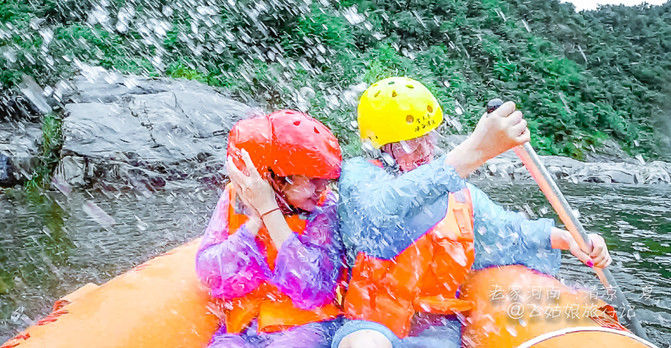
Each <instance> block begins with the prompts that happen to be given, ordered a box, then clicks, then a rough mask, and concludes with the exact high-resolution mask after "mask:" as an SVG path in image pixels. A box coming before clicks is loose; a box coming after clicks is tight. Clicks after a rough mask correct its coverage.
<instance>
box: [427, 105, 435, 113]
mask: <svg viewBox="0 0 671 348" xmlns="http://www.w3.org/2000/svg"><path fill="white" fill-rule="evenodd" d="M426 111H428V112H429V113H431V112H433V106H431V105H427V106H426Z"/></svg>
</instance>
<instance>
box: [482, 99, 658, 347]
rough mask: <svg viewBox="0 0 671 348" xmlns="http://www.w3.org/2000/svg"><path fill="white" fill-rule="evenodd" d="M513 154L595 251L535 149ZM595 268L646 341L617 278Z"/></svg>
mask: <svg viewBox="0 0 671 348" xmlns="http://www.w3.org/2000/svg"><path fill="white" fill-rule="evenodd" d="M501 104H503V101H502V100H500V99H494V100H491V101H490V102H489V103H488V104H487V113H491V112H492V111H494V110H496V109H497V108H498V107H499V106H501ZM513 151H515V154H516V155H517V157H519V158H520V160H522V163H524V166H525V167H526V168H527V170H528V171H529V174H531V177H532V178H534V180H535V181H536V183H537V184H538V187H539V188H540V189H541V191H542V192H543V194H545V197H546V198H547V200H548V201H549V202H550V205H552V208H553V209H554V210H555V212H557V215H559V219H560V220H561V221H562V222H563V223H564V225H565V226H566V229H567V230H568V231H569V233H571V236H572V237H573V239H574V240H575V241H576V243H578V246H579V247H580V250H582V251H583V252H585V253H587V254H589V253H590V252H591V251H592V250H591V249H592V248H591V246H590V245H589V244H587V241H588V240H589V237H588V236H587V232H586V231H585V228H584V227H583V226H582V224H581V223H580V221H579V220H578V217H577V216H576V214H575V213H574V212H573V210H572V209H571V207H570V206H569V204H568V201H566V198H564V194H562V192H561V191H560V190H559V187H558V186H557V184H556V183H555V181H554V179H552V176H551V175H550V172H548V170H547V168H545V166H544V165H543V162H541V159H540V157H538V154H536V151H535V150H534V148H533V147H532V146H531V144H530V143H524V145H521V146H516V147H515V148H514V149H513ZM592 269H593V270H594V272H596V274H597V276H598V277H599V280H601V283H602V284H603V285H604V286H605V287H606V290H607V291H608V292H609V293H611V292H615V297H616V299H617V300H618V302H619V303H620V304H621V306H622V309H624V310H625V311H626V315H625V317H627V319H628V321H629V322H630V324H631V327H632V331H634V333H635V334H636V335H638V336H639V337H641V338H644V339H646V340H647V339H648V336H647V335H646V333H645V330H644V329H643V327H642V326H641V323H640V322H639V321H638V318H636V312H634V310H633V309H632V308H631V305H630V304H629V301H627V298H626V297H624V293H622V290H620V288H619V287H618V286H617V283H616V282H615V278H613V275H612V274H611V273H610V271H609V270H608V269H606V268H597V267H593V268H592Z"/></svg>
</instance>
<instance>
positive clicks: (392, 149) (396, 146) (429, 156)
mask: <svg viewBox="0 0 671 348" xmlns="http://www.w3.org/2000/svg"><path fill="white" fill-rule="evenodd" d="M435 148H436V140H435V136H434V134H433V132H431V133H429V134H427V135H424V136H421V137H419V138H415V139H411V140H404V141H399V142H397V143H393V144H389V145H388V146H385V148H384V149H383V150H384V151H385V152H387V153H389V154H390V155H391V156H392V157H393V158H394V160H395V161H396V163H397V164H398V167H399V168H400V169H401V170H402V171H404V172H407V171H411V170H413V169H415V168H417V167H419V166H421V165H423V164H427V163H429V162H431V161H432V160H433V156H434V154H435Z"/></svg>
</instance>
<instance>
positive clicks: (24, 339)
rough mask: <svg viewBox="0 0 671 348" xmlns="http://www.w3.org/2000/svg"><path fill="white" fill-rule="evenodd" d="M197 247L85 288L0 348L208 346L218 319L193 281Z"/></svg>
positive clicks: (174, 252) (180, 249)
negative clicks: (99, 284)
mask: <svg viewBox="0 0 671 348" xmlns="http://www.w3.org/2000/svg"><path fill="white" fill-rule="evenodd" d="M199 244H200V239H196V240H194V241H191V242H189V243H187V244H185V245H182V246H180V247H177V248H175V249H172V250H171V251H169V252H167V253H165V254H163V255H160V256H158V257H155V258H153V259H151V260H149V261H147V262H145V263H144V264H142V265H139V266H137V267H135V268H133V269H132V270H130V271H128V272H126V273H124V274H122V275H120V276H117V277H116V278H114V279H112V280H110V281H109V282H107V283H105V284H103V285H101V286H96V285H95V284H87V285H85V286H83V287H82V288H80V289H78V290H77V291H75V292H73V293H71V294H70V295H67V296H65V297H64V298H63V299H61V300H59V301H57V302H56V304H55V306H54V309H55V310H54V312H52V313H51V314H49V315H48V316H47V317H45V318H44V319H42V320H40V321H38V322H37V323H36V324H34V325H33V326H31V327H29V328H27V329H26V330H25V331H23V332H21V333H20V334H19V335H17V336H15V337H14V338H12V339H10V340H9V341H7V342H6V343H5V344H3V345H2V346H0V348H14V347H16V348H28V347H50V348H51V347H53V348H61V347H63V348H65V347H100V348H120V347H150V348H154V347H205V346H207V343H208V342H209V340H210V338H211V337H212V335H213V333H214V331H215V330H216V329H217V326H218V322H219V319H218V318H217V316H215V315H214V314H212V313H211V311H210V310H209V309H208V307H209V306H210V304H211V299H210V296H209V294H208V292H207V289H205V288H204V287H203V286H202V285H201V284H200V281H199V280H198V277H197V276H196V272H195V257H196V251H197V249H198V245H199Z"/></svg>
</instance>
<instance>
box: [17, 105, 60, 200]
mask: <svg viewBox="0 0 671 348" xmlns="http://www.w3.org/2000/svg"><path fill="white" fill-rule="evenodd" d="M61 125H62V120H61V119H60V118H58V116H56V115H55V114H54V113H50V114H47V115H45V116H44V117H43V118H42V144H41V153H40V156H39V157H38V160H39V163H38V164H37V166H36V167H35V168H36V169H35V170H34V172H33V174H32V176H31V178H30V180H28V181H27V182H26V183H25V184H24V187H25V188H26V189H27V190H29V191H35V190H37V189H40V188H42V187H45V186H46V185H48V184H49V179H50V178H51V173H52V172H53V170H54V168H55V167H56V165H58V160H59V153H60V150H61V146H62V145H63V134H62V133H61Z"/></svg>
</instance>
